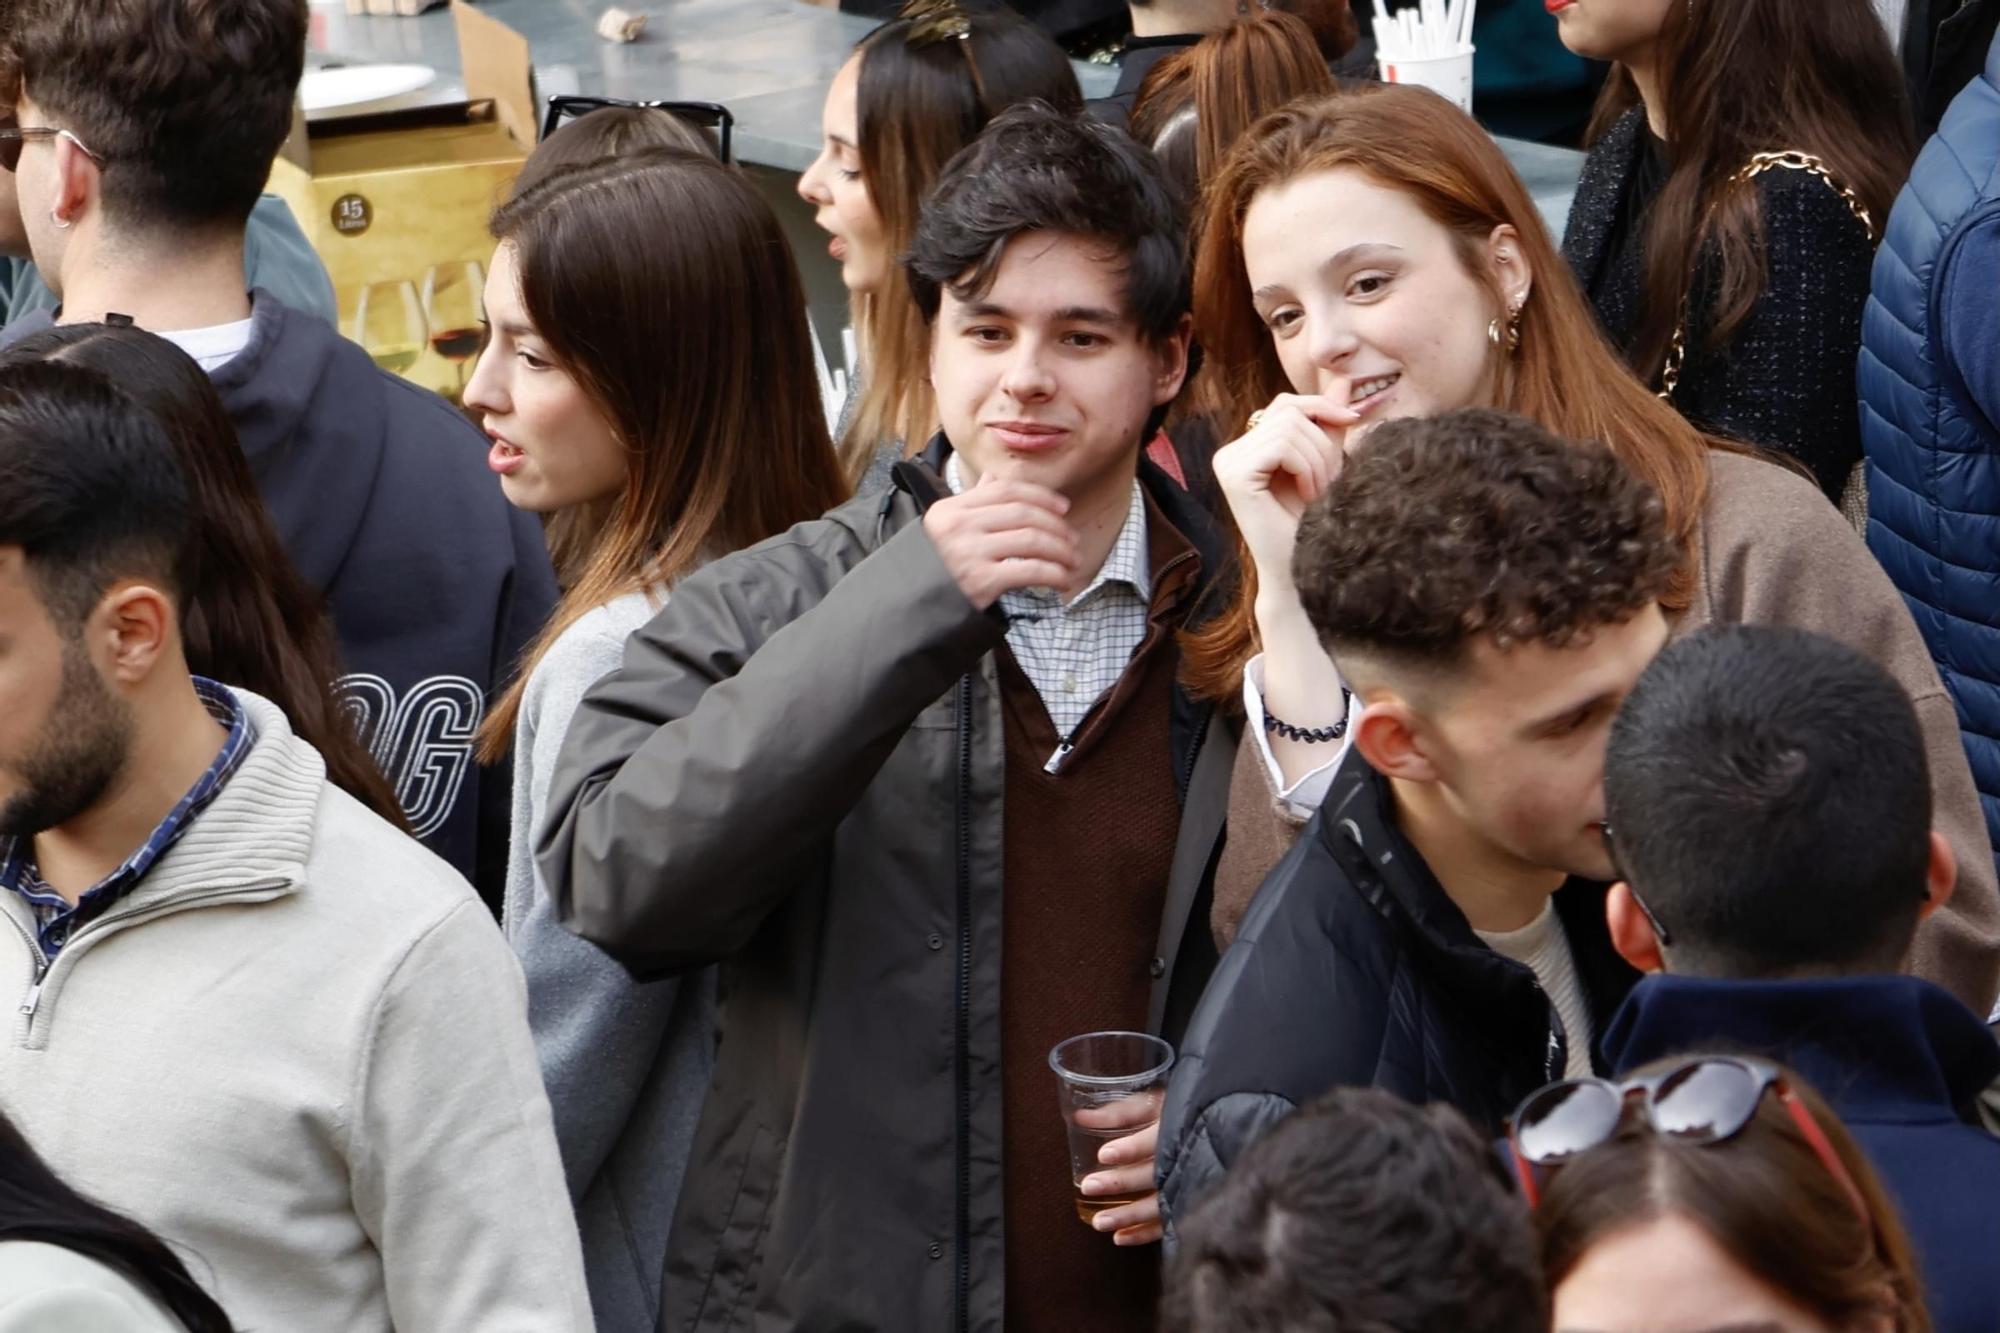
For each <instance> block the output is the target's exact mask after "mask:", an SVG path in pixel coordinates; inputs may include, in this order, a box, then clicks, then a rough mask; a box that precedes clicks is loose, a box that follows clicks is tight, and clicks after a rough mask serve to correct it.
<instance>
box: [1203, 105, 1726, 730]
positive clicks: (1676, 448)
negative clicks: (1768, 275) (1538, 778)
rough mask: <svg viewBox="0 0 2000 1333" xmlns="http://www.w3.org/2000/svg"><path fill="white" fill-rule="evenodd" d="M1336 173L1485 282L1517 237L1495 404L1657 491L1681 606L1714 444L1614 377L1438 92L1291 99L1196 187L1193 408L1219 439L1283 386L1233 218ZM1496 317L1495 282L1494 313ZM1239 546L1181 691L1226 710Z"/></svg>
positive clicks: (1245, 577)
mask: <svg viewBox="0 0 2000 1333" xmlns="http://www.w3.org/2000/svg"><path fill="white" fill-rule="evenodd" d="M1343 167H1345V168H1350V169H1353V170H1358V171H1362V172H1366V173H1367V174H1368V175H1369V176H1370V177H1372V178H1373V179H1374V180H1375V181H1376V182H1378V183H1379V184H1381V185H1383V186H1386V187H1387V188H1389V189H1394V190H1401V191H1403V192H1404V193H1406V194H1408V195H1409V196H1410V197H1411V198H1412V199H1413V200H1414V201H1415V202H1416V204H1417V205H1418V207H1420V208H1422V209H1423V211H1424V213H1425V214H1426V215H1427V216H1429V217H1430V218H1431V219H1432V220H1433V221H1435V222H1436V223H1437V224H1438V225H1439V226H1441V227H1444V228H1445V229H1446V230H1448V231H1450V232H1451V233H1452V235H1453V236H1454V237H1455V238H1456V240H1457V242H1458V251H1459V258H1460V261H1461V262H1462V263H1463V264H1464V265H1465V267H1466V269H1467V271H1469V272H1471V273H1473V274H1474V275H1475V276H1477V277H1479V278H1480V279H1481V280H1482V281H1485V282H1488V283H1489V284H1491V283H1493V281H1494V279H1493V276H1492V274H1491V273H1490V271H1489V270H1488V268H1487V266H1486V264H1485V262H1484V255H1485V253H1486V245H1487V240H1488V238H1489V237H1490V236H1491V235H1492V233H1493V229H1494V228H1495V227H1499V226H1503V225H1504V226H1509V227H1512V228H1513V229H1514V230H1515V232H1516V233H1518V235H1519V237H1520V247H1521V254H1522V257H1523V258H1524V259H1525V261H1526V262H1527V265H1528V267H1529V270H1530V271H1531V273H1532V274H1533V277H1534V285H1533V290H1532V292H1531V293H1530V295H1529V297H1528V300H1527V303H1526V304H1525V305H1523V306H1522V307H1521V314H1520V345H1519V350H1518V351H1516V352H1515V353H1513V354H1512V355H1511V356H1509V355H1507V354H1505V353H1503V352H1501V351H1500V350H1499V349H1497V348H1496V349H1495V350H1494V352H1493V355H1494V356H1496V357H1502V356H1505V357H1506V362H1507V364H1506V368H1505V373H1504V374H1502V375H1501V376H1500V377H1499V383H1500V385H1501V390H1500V401H1499V402H1498V403H1496V404H1494V406H1498V407H1503V408H1506V409H1508V410H1509V411H1513V412H1519V413H1521V414H1522V415H1523V416H1526V417H1529V418H1531V419H1533V420H1536V421H1539V422H1541V423H1542V424H1543V425H1544V426H1547V427H1548V428H1549V429H1551V430H1553V431H1554V432H1556V433H1557V434H1558V435H1562V436H1565V437H1567V438H1569V439H1578V440H1602V441H1603V442H1604V443H1605V444H1606V445H1608V446H1609V447H1610V449H1611V451H1612V452H1613V453H1615V454H1616V455H1617V456H1618V457H1619V458H1620V459H1621V460H1623V461H1624V463H1625V465H1626V466H1628V467H1630V468H1631V469H1632V470H1633V471H1634V472H1636V473H1638V474H1639V475H1640V476H1641V477H1643V478H1645V480H1646V482H1647V483H1648V484H1649V485H1651V486H1652V487H1653V489H1654V490H1655V491H1657V492H1659V495H1660V498H1661V500H1662V502H1663V503H1664V504H1665V507H1666V518H1667V530H1668V532H1669V534H1670V535H1672V537H1673V538H1674V540H1675V541H1676V542H1677V543H1678V544H1679V545H1680V548H1681V550H1682V552H1683V560H1682V564H1681V568H1680V569H1679V570H1678V571H1677V572H1676V573H1675V574H1674V577H1673V578H1672V580H1671V581H1670V582H1669V583H1668V585H1667V591H1666V594H1665V596H1664V597H1663V598H1662V599H1661V600H1662V603H1663V604H1664V605H1665V606H1666V607H1667V609H1668V610H1670V611H1678V610H1683V609H1685V608H1686V607H1687V605H1688V603H1689V601H1690V600H1691V598H1692V596H1693V591H1694V585H1695V577H1696V574H1697V572H1698V565H1699V547H1698V544H1697V542H1698V533H1699V529H1700V526H1701V515H1702V506H1703V504H1704V502H1705V501H1706V499H1707V496H1708V475H1709V469H1708V450H1709V448H1710V447H1712V446H1714V445H1716V444H1718V443H1719V442H1718V441H1715V440H1712V439H1710V438H1709V437H1707V436H1705V435H1703V434H1702V433H1701V432H1700V431H1698V430H1696V429H1695V428H1694V427H1693V426H1691V425H1689V424H1688V423H1687V421H1686V420H1684V419H1683V418H1682V417H1681V415H1680V414H1679V413H1678V412H1676V411H1675V410H1674V409H1673V408H1672V407H1671V406H1670V405H1669V404H1667V403H1664V402H1662V401H1661V400H1660V399H1658V398H1655V397H1654V396H1653V394H1652V393H1651V392H1650V391H1648V390H1647V388H1646V387H1645V386H1644V385H1643V384H1641V383H1640V382H1639V381H1638V380H1637V379H1636V378H1635V377H1634V376H1633V375H1632V372H1631V371H1630V370H1628V369H1627V368H1626V366H1625V362H1624V361H1623V359H1621V358H1620V357H1619V355H1618V353H1617V352H1616V351H1615V350H1614V349H1613V348H1612V346H1611V345H1610V343H1609V342H1608V341H1606V339H1605V338H1604V335H1603V334H1602V333H1601V332H1600V331H1599V329H1598V325H1597V317H1596V315H1595V314H1594V313H1593V312H1592V310H1591V308H1590V304H1589V302H1588V301H1586V300H1585V298H1584V295H1583V292H1582V291H1581V289H1579V288H1578V286H1577V284H1576V280H1575V279H1574V278H1573V277H1572V276H1571V275H1570V271H1569V266H1568V265H1567V264H1566V263H1564V262H1563V258H1562V256H1561V254H1560V253H1558V251H1557V250H1556V247H1555V244H1554V242H1552V241H1551V240H1550V239H1549V233H1548V229H1547V228H1546V227H1545V226H1544V225H1543V224H1542V217H1541V213H1540V212H1539V211H1538V210H1537V209H1536V208H1535V203H1534V200H1533V199H1532V198H1530V197H1529V195H1528V191H1527V188H1526V187H1525V186H1523V185H1522V184H1521V180H1520V177H1518V176H1516V175H1515V174H1514V169H1513V167H1512V166H1511V165H1510V164H1509V163H1508V161H1507V158H1506V156H1505V155H1504V154H1503V153H1502V152H1501V151H1500V147H1499V145H1498V144H1496V143H1495V142H1494V141H1493V139H1492V138H1491V137H1490V136H1489V135H1488V134H1487V133H1486V131H1484V130H1482V129H1480V128H1479V126H1478V125H1477V124H1475V123H1474V122H1473V120H1472V118H1471V117H1469V116H1467V115H1466V114H1465V113H1464V112H1462V111H1460V110H1458V109H1457V108H1456V107H1454V106H1453V105H1452V104H1451V103H1449V102H1447V101H1445V100H1444V99H1443V98H1441V97H1439V96H1437V95H1436V94H1434V93H1430V92H1426V91H1424V90H1422V89H1419V88H1410V87H1399V86H1396V85H1394V84H1383V85H1380V86H1376V87H1370V88H1365V89H1361V90H1358V91H1354V92H1345V93H1336V94H1334V95H1333V96H1331V97H1325V98H1321V99H1318V100H1315V101H1307V102H1297V103H1294V104H1293V105H1291V106H1289V107H1286V108H1285V109H1284V110H1282V111H1278V112H1275V113H1273V114H1272V115H1270V116H1267V117H1265V118H1264V119H1263V120H1262V121H1260V122H1258V124H1257V125H1256V127H1255V128H1253V129H1252V130H1251V131H1250V133H1249V134H1247V135H1246V136H1244V138H1243V139H1242V140H1241V141H1240V142H1239V143H1238V144H1237V145H1236V148H1235V150H1234V151H1233V152H1231V153H1230V155H1229V157H1228V159H1227V160H1226V161H1225V162H1224V163H1223V165H1222V169H1221V171H1220V172H1218V173H1217V174H1216V176H1215V178H1214V179H1213V180H1211V181H1210V182H1209V183H1208V187H1207V190H1206V192H1205V194H1204V209H1203V218H1202V222H1201V227H1200V235H1199V240H1198V241H1197V244H1196V249H1195V266H1194V270H1195V271H1194V314H1195V327H1196V328H1197V329H1198V330H1200V335H1201V342H1202V348H1203V350H1204V352H1205V354H1206V356H1207V366H1206V368H1205V370H1204V372H1203V377H1204V381H1205V384H1204V387H1203V389H1202V406H1203V407H1204V408H1205V409H1207V410H1208V411H1209V412H1211V413H1212V414H1213V415H1214V418H1215V421H1216V426H1217V434H1218V436H1219V437H1220V438H1223V439H1228V438H1231V437H1233V436H1234V434H1236V432H1237V430H1238V428H1239V426H1240V424H1241V423H1242V422H1243V421H1244V420H1245V419H1246V418H1247V417H1248V416H1249V415H1250V413H1251V412H1254V411H1256V410H1257V409H1258V408H1261V407H1263V406H1265V405H1266V404H1268V403H1269V402H1270V401H1271V399H1273V398H1274V397H1276V396H1277V395H1278V394H1281V393H1289V392H1291V390H1292V386H1291V384H1290V383H1289V382H1288V381H1287V380H1286V378H1285V372H1284V369H1283V368H1282V367H1281V366H1280V365H1279V363H1278V356H1277V352H1276V351H1275V349H1274V348H1273V347H1272V344H1271V338H1270V334H1269V332H1268V331H1267V330H1266V329H1265V327H1264V324H1263V321H1262V320H1260V319H1259V318H1258V316H1257V311H1256V308H1255V306H1254V305H1253V303H1252V301H1251V296H1250V281H1249V277H1248V275H1247V274H1246V272H1245V270H1244V261H1243V219H1244V215H1245V214H1246V213H1248V212H1249V209H1250V204H1251V201H1252V200H1254V199H1255V198H1256V197H1257V195H1258V193H1259V192H1260V191H1263V190H1267V189H1271V188H1273V187H1275V186H1279V185H1283V184H1284V183H1286V182H1288V181H1291V180H1295V179H1297V178H1299V177H1301V176H1308V175H1312V174H1314V173H1316V172H1322V171H1331V170H1334V169H1336V168H1343ZM1504 309H1505V304H1504V301H1503V298H1502V296H1501V293H1500V291H1499V289H1498V287H1497V286H1494V287H1493V310H1494V313H1495V314H1498V313H1499V312H1501V311H1502V310H1504ZM1236 546H1237V552H1236V560H1237V569H1238V571H1239V574H1238V579H1237V587H1236V595H1235V599H1234V601H1233V602H1232V604H1231V605H1230V607H1229V608H1228V610H1227V611H1225V612H1224V613H1222V614H1221V615H1219V616H1217V617H1216V618H1215V619H1214V620H1212V621H1211V622H1209V623H1208V624H1207V625H1205V626H1204V627H1203V628H1201V629H1199V630H1196V631H1193V632H1191V633H1189V634H1188V635H1187V636H1186V639H1185V642H1184V645H1183V647H1184V657H1185V660H1186V668H1185V670H1186V678H1187V682H1188V684H1189V686H1190V687H1191V688H1193V689H1195V690H1196V691H1198V692H1200V693H1202V694H1204V695H1207V696H1209V697H1211V698H1215V699H1222V700H1226V699H1229V698H1231V697H1232V696H1234V695H1235V694H1236V692H1237V691H1238V690H1240V689H1241V688H1242V681H1243V667H1244V664H1245V663H1247V662H1248V661H1249V660H1250V658H1251V656H1252V655H1253V654H1254V653H1255V652H1256V651H1257V647H1256V624H1255V619H1254V617H1253V615H1252V610H1251V608H1252V605H1253V603H1254V602H1255V600H1256V595H1257V578H1256V570H1255V568H1254V567H1253V566H1252V564H1251V562H1250V555H1249V552H1248V550H1247V549H1246V548H1245V547H1244V546H1243V544H1242V542H1241V540H1240V538H1239V539H1238V541H1237V544H1236Z"/></svg>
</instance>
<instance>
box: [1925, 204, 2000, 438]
mask: <svg viewBox="0 0 2000 1333" xmlns="http://www.w3.org/2000/svg"><path fill="white" fill-rule="evenodd" d="M1936 281H1937V289H1938V315H1939V327H1938V334H1939V339H1940V342H1941V344H1942V347H1943V352H1944V360H1945V361H1946V362H1947V364H1948V365H1949V366H1950V368H1951V369H1952V370H1954V371H1955V372H1956V373H1957V375H1958V379H1959V382H1960V383H1961V384H1963V385H1964V386H1965V395H1966V397H1967V398H1968V399H1969V400H1970V401H1971V405H1972V406H1973V407H1976V408H1978V409H1979V412H1980V414H1981V415H1982V416H1984V417H1985V418H1986V424H1987V428H1988V430H1989V432H1991V431H2000V350H1996V349H2000V301H1996V299H1995V298H1996V297H2000V200H1996V201H1994V202H1993V203H1991V204H1989V205H1987V207H1986V209H1985V211H1984V213H1983V214H1982V215H1981V216H1980V218H1979V219H1978V220H1977V221H1975V222H1973V223H1972V224H1971V225H1970V226H1969V227H1967V229H1966V230H1965V231H1964V232H1963V233H1962V234H1960V235H1959V236H1958V237H1956V238H1955V239H1954V242H1953V244H1952V247H1951V249H1950V250H1949V251H1948V252H1947V253H1946V255H1945V257H1944V259H1943V260H1942V261H1941V267H1940V268H1939V271H1938V276H1937V280H1936Z"/></svg>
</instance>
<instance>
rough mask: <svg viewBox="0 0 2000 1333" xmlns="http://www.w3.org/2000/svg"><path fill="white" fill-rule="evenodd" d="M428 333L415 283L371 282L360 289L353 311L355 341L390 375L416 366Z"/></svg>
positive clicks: (402, 372)
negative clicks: (359, 295)
mask: <svg viewBox="0 0 2000 1333" xmlns="http://www.w3.org/2000/svg"><path fill="white" fill-rule="evenodd" d="M429 332H430V330H429V326H428V325H427V324H425V322H424V308H423V304H422V303H421V302H420V301H418V299H417V285H416V284H415V283H414V282H409V281H396V282H371V283H369V284H368V286H366V287H364V288H362V289H361V297H360V300H359V302H358V303H357V304H356V305H355V308H354V331H353V338H354V341H356V342H358V343H360V344H361V346H362V347H363V348H365V349H367V352H368V355H370V356H372V357H374V358H375V364H376V365H378V366H380V367H382V369H384V370H386V371H388V372H389V373H390V374H391V375H401V374H404V373H406V372H407V371H408V370H409V369H410V367H411V366H414V365H416V364H417V358H418V357H420V356H422V355H423V354H424V345H425V343H426V342H427V341H428V338H429Z"/></svg>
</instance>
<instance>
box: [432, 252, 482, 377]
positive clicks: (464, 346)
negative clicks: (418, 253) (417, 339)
mask: <svg viewBox="0 0 2000 1333" xmlns="http://www.w3.org/2000/svg"><path fill="white" fill-rule="evenodd" d="M485 288H486V273H485V271H484V270H483V269H481V268H480V267H479V265H478V263H477V262H475V261H472V260H465V261H462V262H459V263H453V264H433V265H432V266H431V267H430V269H429V270H428V271H426V272H425V274H424V317H425V319H427V320H428V321H429V324H430V344H431V350H432V351H434V352H436V353H437V354H438V355H439V356H441V357H443V358H444V359H445V360H447V361H449V362H451V363H452V370H453V373H454V374H455V375H456V376H457V381H458V382H457V387H456V388H455V389H454V390H453V392H452V394H451V399H452V401H453V402H457V401H458V400H459V397H460V395H462V394H463V393H464V391H465V363H466V362H468V361H470V360H471V359H472V358H473V357H475V356H477V355H479V344H480V342H481V341H482V340H483V336H484V335H483V325H484V321H485V319H486V305H485V300H484V292H485Z"/></svg>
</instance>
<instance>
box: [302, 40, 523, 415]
mask: <svg viewBox="0 0 2000 1333" xmlns="http://www.w3.org/2000/svg"><path fill="white" fill-rule="evenodd" d="M452 18H453V21H454V23H455V24H456V27H457V30H458V48H459V59H460V62H461V68H462V70H463V78H464V83H465V88H466V94H467V100H466V101H464V102H455V103H450V104H446V105H442V106H433V107H424V108H421V109H417V110H409V111H390V112H382V113H377V114H373V115H359V116H350V117H345V118H334V119H327V120H315V121H313V122H312V123H311V124H310V125H308V126H306V129H305V134H304V135H303V136H294V140H293V142H292V143H290V144H288V145H287V148H286V151H285V154H284V155H283V156H281V157H280V158H279V159H278V161H277V163H276V164H275V165H274V166H273V168H272V172H271V184H270V189H271V191H272V193H274V194H278V195H280V196H282V197H283V198H284V200H285V201H286V203H288V204H290V205H291V209H292V212H293V213H294V214H296V215H297V217H298V220H299V225H300V226H301V227H303V228H304V229H305V233H306V235H307V237H308V238H310V239H311V241H312V244H313V248H314V249H315V250H317V251H318V252H319V256H320V258H321V260H323V261H324V262H325V264H326V269H327V273H328V274H329V276H331V277H332V279H333V289H334V295H335V296H336V298H337V299H338V301H339V306H340V329H341V332H342V333H345V334H346V335H347V336H348V337H350V338H353V339H354V340H355V341H356V342H358V343H360V344H361V345H362V346H363V347H366V348H367V349H368V350H369V353H370V354H371V355H372V356H374V357H375V360H376V362H377V364H379V365H381V366H383V367H385V368H387V369H390V370H393V371H395V372H396V373H398V374H400V375H403V376H404V377H405V378H407V379H410V380H412V381H414V382H416V383H418V384H421V385H423V386H425V387H426V388H431V389H436V390H437V391H438V392H440V393H443V394H444V395H445V396H446V397H448V398H452V399H453V400H454V401H456V399H457V396H458V389H459V387H460V385H461V384H462V383H463V380H464V378H465V377H466V376H469V375H470V374H471V371H472V366H471V357H472V356H473V354H474V353H475V352H476V350H477V347H478V337H477V334H478V318H479V314H480V306H479V299H478V293H479V289H480V288H481V287H483V284H484V281H485V265H486V263H487V261H488V260H489V259H490V258H491V257H492V254H493V239H492V237H491V236H490V235H489V234H488V233H487V230H486V222H487V219H488V217H490V216H491V214H492V212H493V209H494V208H495V207H496V206H497V205H498V204H500V203H501V202H502V201H503V200H504V199H505V198H506V195H507V192H508V190H509V189H510V188H511V187H512V185H513V183H514V177H515V175H516V174H517V173H518V172H519V171H520V169H521V163H522V162H523V161H524V160H525V159H526V157H527V155H528V152H529V150H530V149H531V148H532V147H533V145H534V142H535V99H534V91H533V74H532V65H531V60H530V56H529V52H528V43H527V39H526V38H524V37H522V36H521V35H520V34H519V33H517V32H515V31H514V30H513V29H512V28H509V27H508V26H507V25H506V24H504V23H501V22H500V21H499V20H497V19H494V18H491V17H489V16H488V15H485V14H482V13H480V12H478V11H477V10H475V9H472V8H470V7H469V6H467V5H466V4H464V3H463V0H453V3H452ZM468 266H476V268H474V267H468Z"/></svg>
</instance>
